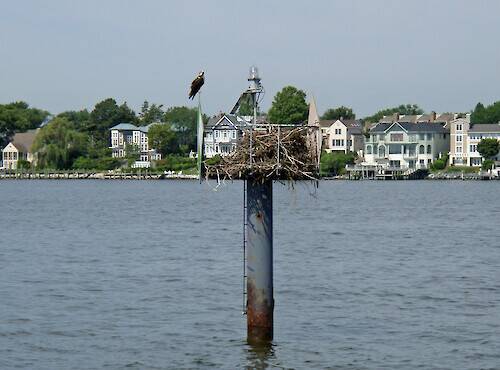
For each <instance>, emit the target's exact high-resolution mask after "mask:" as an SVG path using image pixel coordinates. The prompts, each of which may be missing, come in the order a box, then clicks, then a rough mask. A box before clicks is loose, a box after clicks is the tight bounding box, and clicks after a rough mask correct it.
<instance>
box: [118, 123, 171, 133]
mask: <svg viewBox="0 0 500 370" xmlns="http://www.w3.org/2000/svg"><path fill="white" fill-rule="evenodd" d="M162 124H164V123H163V122H153V123H150V124H149V125H147V126H136V125H133V124H132V123H119V124H118V125H116V126H113V127H111V128H110V130H119V131H142V132H146V133H147V132H148V131H149V128H150V127H151V126H153V125H162Z"/></svg>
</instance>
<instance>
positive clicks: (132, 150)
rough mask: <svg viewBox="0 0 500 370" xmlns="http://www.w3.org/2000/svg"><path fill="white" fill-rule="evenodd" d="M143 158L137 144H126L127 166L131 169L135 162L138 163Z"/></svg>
mask: <svg viewBox="0 0 500 370" xmlns="http://www.w3.org/2000/svg"><path fill="white" fill-rule="evenodd" d="M140 157H141V150H140V148H139V145H137V144H126V145H125V159H126V160H127V164H128V166H129V167H131V166H132V165H133V164H134V162H135V161H138V160H139V158H140Z"/></svg>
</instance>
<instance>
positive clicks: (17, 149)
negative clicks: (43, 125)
mask: <svg viewBox="0 0 500 370" xmlns="http://www.w3.org/2000/svg"><path fill="white" fill-rule="evenodd" d="M37 133H38V129H35V130H29V131H26V132H22V133H17V134H15V135H14V137H13V138H12V140H11V142H10V143H8V144H7V146H6V147H5V148H3V150H2V159H3V165H2V168H5V169H12V170H15V169H17V164H18V161H19V160H25V161H28V162H30V163H33V162H34V160H35V158H34V155H33V153H32V151H31V148H32V146H33V142H34V141H35V137H36V134H37Z"/></svg>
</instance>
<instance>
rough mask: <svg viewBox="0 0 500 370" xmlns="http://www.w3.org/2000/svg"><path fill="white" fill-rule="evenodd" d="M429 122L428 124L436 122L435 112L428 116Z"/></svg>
mask: <svg viewBox="0 0 500 370" xmlns="http://www.w3.org/2000/svg"><path fill="white" fill-rule="evenodd" d="M430 116H431V117H430V120H429V122H434V121H435V120H436V112H434V111H432V112H431V114H430Z"/></svg>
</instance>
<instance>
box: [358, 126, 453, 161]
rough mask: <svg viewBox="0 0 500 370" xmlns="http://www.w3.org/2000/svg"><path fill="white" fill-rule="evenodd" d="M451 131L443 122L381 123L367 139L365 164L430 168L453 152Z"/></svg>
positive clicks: (371, 131) (372, 130)
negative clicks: (450, 150)
mask: <svg viewBox="0 0 500 370" xmlns="http://www.w3.org/2000/svg"><path fill="white" fill-rule="evenodd" d="M449 135H450V134H449V130H448V129H445V128H444V127H443V126H442V125H441V124H440V123H434V122H427V123H408V122H393V123H379V124H377V125H376V126H375V127H373V128H372V129H371V130H370V136H369V138H368V139H366V141H365V153H364V154H365V164H367V165H378V166H381V167H383V168H401V169H418V168H428V167H429V165H430V164H431V163H432V162H433V161H434V160H435V159H437V158H439V156H440V154H441V153H442V154H446V153H448V152H449V148H450V139H449Z"/></svg>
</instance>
